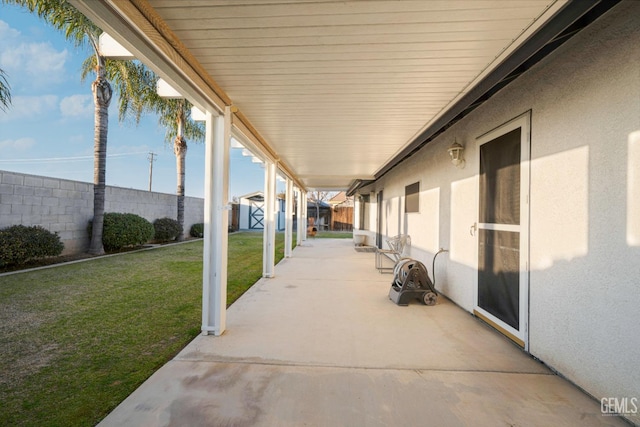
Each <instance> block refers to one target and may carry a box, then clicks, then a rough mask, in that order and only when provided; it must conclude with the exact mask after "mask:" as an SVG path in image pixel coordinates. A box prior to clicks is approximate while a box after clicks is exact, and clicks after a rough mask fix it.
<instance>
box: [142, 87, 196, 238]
mask: <svg viewBox="0 0 640 427" xmlns="http://www.w3.org/2000/svg"><path fill="white" fill-rule="evenodd" d="M154 88H155V85H154ZM149 102H150V103H149V106H150V108H151V110H152V111H154V112H155V113H156V114H158V122H159V123H160V124H161V125H162V126H164V127H165V128H166V129H167V132H166V133H165V140H166V141H167V142H171V141H173V152H174V154H175V155H176V172H177V184H178V185H177V189H176V195H177V199H178V218H177V220H178V223H179V224H180V225H181V226H182V229H183V231H182V232H181V233H180V235H178V237H177V238H176V240H177V241H182V240H184V186H185V171H186V163H185V160H186V156H187V138H188V139H190V140H193V141H196V142H203V141H204V136H205V128H204V124H203V123H202V122H196V121H194V120H192V119H191V107H192V105H191V103H190V102H189V101H187V100H186V99H166V98H160V97H159V96H158V95H157V94H156V93H155V90H154V92H153V95H151V96H150V99H149Z"/></svg>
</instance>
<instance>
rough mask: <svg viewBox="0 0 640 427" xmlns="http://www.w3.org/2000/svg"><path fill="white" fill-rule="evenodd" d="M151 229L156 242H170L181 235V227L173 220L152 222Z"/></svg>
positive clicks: (163, 219)
mask: <svg viewBox="0 0 640 427" xmlns="http://www.w3.org/2000/svg"><path fill="white" fill-rule="evenodd" d="M153 228H154V229H155V233H156V234H155V240H156V241H158V242H171V241H173V240H176V237H178V235H179V234H180V233H182V226H181V225H180V224H179V223H178V221H176V220H175V219H173V218H158V219H156V220H155V221H153Z"/></svg>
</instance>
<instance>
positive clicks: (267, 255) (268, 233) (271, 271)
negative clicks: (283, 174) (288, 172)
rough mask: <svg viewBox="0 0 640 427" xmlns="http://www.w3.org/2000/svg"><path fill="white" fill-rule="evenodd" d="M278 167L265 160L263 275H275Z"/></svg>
mask: <svg viewBox="0 0 640 427" xmlns="http://www.w3.org/2000/svg"><path fill="white" fill-rule="evenodd" d="M276 169H277V165H276V164H275V163H273V162H271V161H270V160H266V161H265V168H264V238H263V256H262V263H263V268H262V276H263V277H274V276H275V265H276V262H275V257H276V256H275V254H276V218H275V216H276V215H275V214H276V212H275V211H276V210H275V203H276Z"/></svg>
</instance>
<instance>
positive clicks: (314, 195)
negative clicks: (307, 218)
mask: <svg viewBox="0 0 640 427" xmlns="http://www.w3.org/2000/svg"><path fill="white" fill-rule="evenodd" d="M336 194H337V193H336V192H335V191H310V192H309V193H308V196H307V198H308V200H310V201H311V202H313V203H314V204H315V206H316V216H315V224H316V225H318V224H320V205H321V204H322V202H326V201H328V200H329V199H331V198H332V197H333V196H335V195H336Z"/></svg>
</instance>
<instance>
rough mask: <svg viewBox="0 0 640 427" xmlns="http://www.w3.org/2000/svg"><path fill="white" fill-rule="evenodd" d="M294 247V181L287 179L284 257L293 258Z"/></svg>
mask: <svg viewBox="0 0 640 427" xmlns="http://www.w3.org/2000/svg"><path fill="white" fill-rule="evenodd" d="M291 246H293V181H292V180H291V179H289V178H287V188H286V191H285V225H284V256H285V258H291Z"/></svg>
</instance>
